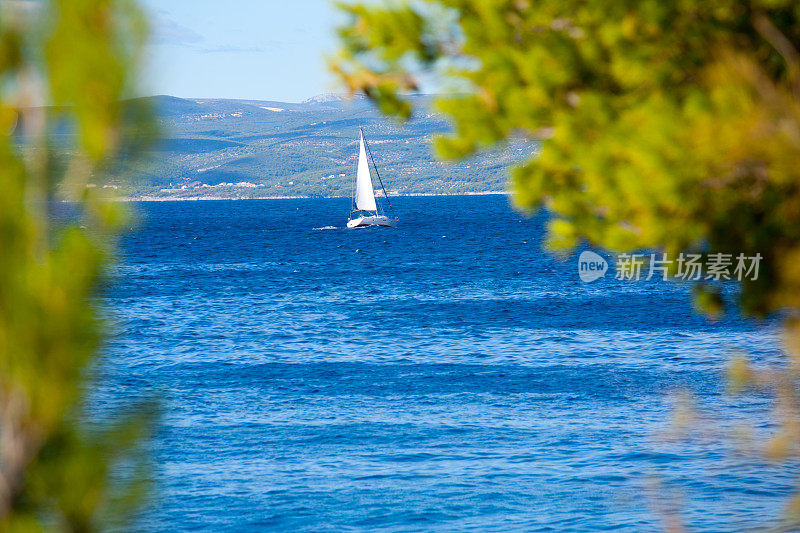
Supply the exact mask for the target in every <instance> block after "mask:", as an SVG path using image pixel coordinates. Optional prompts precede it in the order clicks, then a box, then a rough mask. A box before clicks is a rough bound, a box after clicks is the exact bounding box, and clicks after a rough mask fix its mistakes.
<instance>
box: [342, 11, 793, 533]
mask: <svg viewBox="0 0 800 533" xmlns="http://www.w3.org/2000/svg"><path fill="white" fill-rule="evenodd" d="M340 8H341V9H342V10H343V11H344V12H345V13H347V14H348V15H349V22H348V23H347V24H346V25H344V26H342V27H341V28H340V31H339V34H340V41H341V45H342V46H341V50H340V52H339V55H338V56H337V57H336V58H335V59H334V63H333V69H334V71H335V72H336V73H338V75H339V77H340V78H341V79H342V80H343V81H344V83H345V84H347V86H348V87H349V88H350V90H351V91H354V92H355V91H362V92H364V93H365V94H367V95H368V96H370V97H371V98H373V99H375V100H376V102H377V104H378V106H379V107H380V108H381V109H383V110H384V111H386V112H390V113H393V114H395V115H398V116H400V117H401V118H406V117H407V116H408V113H409V111H410V108H409V107H408V106H407V105H405V103H404V97H403V94H404V93H407V92H408V91H413V90H414V89H415V88H416V87H417V86H418V85H419V84H420V83H419V80H421V79H424V80H434V81H435V83H436V84H437V85H438V86H439V87H440V88H442V93H441V94H440V96H439V97H438V99H437V100H438V102H437V105H438V108H439V109H440V110H441V111H443V112H444V113H445V114H446V115H448V116H449V118H450V119H451V121H452V123H453V125H454V132H453V133H452V134H450V135H443V136H440V137H439V138H438V139H436V140H435V146H436V149H437V150H438V153H439V155H440V156H442V157H444V158H459V157H463V156H465V155H467V154H471V153H473V152H475V151H476V150H481V149H483V148H485V147H488V146H492V145H495V144H497V143H499V142H500V141H503V140H504V139H507V138H510V137H513V136H518V135H520V136H523V137H528V138H533V139H538V140H541V151H540V154H537V155H536V156H534V157H532V158H530V159H529V160H527V161H525V162H524V163H522V164H520V165H518V166H517V167H516V168H515V169H514V171H513V181H514V193H515V198H516V202H517V204H518V205H519V206H520V207H521V208H523V209H528V210H536V209H540V208H545V209H547V210H548V211H549V212H550V213H551V214H552V217H551V221H550V225H549V242H550V245H551V246H552V247H553V248H554V249H555V250H561V251H568V250H571V249H573V248H574V247H575V246H577V245H578V244H579V243H580V242H582V241H583V242H588V243H591V244H593V245H596V246H601V247H604V248H606V249H609V250H616V251H625V250H635V249H653V248H655V249H662V250H664V251H665V252H667V253H668V255H669V257H673V258H674V257H677V256H678V254H679V253H680V252H685V253H711V252H721V253H730V254H739V253H743V254H745V255H746V256H754V255H755V254H757V253H759V254H761V256H762V257H763V261H762V269H761V271H760V275H759V277H758V279H757V280H748V281H745V282H743V283H742V284H741V291H740V292H739V293H738V300H737V301H735V302H732V305H734V306H737V307H738V309H739V310H741V311H742V312H743V313H744V314H749V315H752V316H757V317H762V316H765V315H767V314H770V313H777V314H778V315H779V317H780V318H781V319H782V320H783V325H784V333H785V353H786V354H787V355H788V357H787V358H786V360H785V364H783V365H779V366H778V367H777V368H767V369H764V368H758V367H756V366H754V365H752V364H751V363H749V362H748V361H747V359H746V358H744V357H741V356H739V357H736V358H735V359H734V361H733V362H732V364H731V365H730V368H729V383H730V386H731V392H735V393H747V392H756V393H758V394H763V393H764V392H767V393H769V394H770V395H771V396H772V397H773V398H774V399H775V406H774V411H773V412H771V413H766V416H767V417H768V418H769V419H770V421H771V422H772V423H773V424H774V428H775V430H774V431H773V432H772V435H770V436H769V437H768V438H766V439H762V440H763V443H762V445H761V446H760V449H759V450H758V451H759V453H760V454H761V455H762V456H766V457H768V458H771V459H778V460H783V459H787V458H793V459H797V458H800V388H799V387H798V384H799V383H800V318H799V317H800V51H799V50H798V49H800V3H798V2H797V1H796V0H749V1H745V2H742V1H738V0H709V1H698V0H679V1H674V2H668V1H663V0H637V1H630V0H602V1H600V0H586V1H583V0H582V1H577V0H411V1H405V2H404V1H395V2H377V3H376V2H364V3H356V4H341V5H340ZM673 266H674V265H673ZM696 288H697V298H696V303H697V305H698V307H700V308H701V309H703V310H704V311H705V312H707V313H710V314H712V315H713V314H718V313H720V312H722V311H723V310H724V309H723V303H722V299H721V297H720V293H721V289H722V287H720V286H719V285H713V284H706V283H705V282H700V283H698V285H697V287H696ZM754 425H755V426H761V427H763V420H759V421H758V422H757V423H756V424H754ZM785 523H786V524H791V525H790V526H788V527H790V528H796V527H797V524H800V493H798V495H796V496H795V498H794V499H793V501H792V502H791V504H790V507H789V514H788V515H787V517H786V522H785ZM792 530H794V529H792Z"/></svg>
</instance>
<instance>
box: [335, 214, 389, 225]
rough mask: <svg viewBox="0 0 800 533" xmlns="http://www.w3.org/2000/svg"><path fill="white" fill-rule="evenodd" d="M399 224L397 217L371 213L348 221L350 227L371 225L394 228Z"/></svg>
mask: <svg viewBox="0 0 800 533" xmlns="http://www.w3.org/2000/svg"><path fill="white" fill-rule="evenodd" d="M396 225H397V220H396V219H391V218H389V217H387V216H383V215H371V216H366V217H359V218H354V219H352V220H348V221H347V227H348V228H366V227H369V226H383V227H387V228H392V227H394V226H396Z"/></svg>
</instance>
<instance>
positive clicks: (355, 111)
mask: <svg viewBox="0 0 800 533" xmlns="http://www.w3.org/2000/svg"><path fill="white" fill-rule="evenodd" d="M152 103H153V105H154V107H155V109H156V110H157V112H158V116H159V121H160V124H161V128H162V135H163V139H162V140H161V141H160V142H159V144H158V145H157V146H156V147H155V149H154V150H153V151H152V154H151V157H149V158H147V161H146V162H141V163H139V164H138V165H137V166H136V167H135V168H130V167H129V168H125V169H124V171H122V172H120V173H119V174H118V175H117V176H115V178H114V179H113V180H112V181H111V182H110V183H107V184H97V185H98V186H106V187H113V188H116V189H117V190H118V192H119V193H121V194H123V195H125V196H130V197H132V198H142V197H156V198H173V197H174V198H194V197H209V198H258V197H267V196H347V195H350V194H351V188H352V180H353V175H354V172H355V167H356V161H357V139H358V128H359V127H362V128H363V129H364V133H365V135H366V137H367V139H368V142H369V144H370V148H371V150H372V154H373V156H374V158H375V162H376V163H377V165H378V168H379V170H380V172H381V177H382V178H383V179H384V183H385V184H386V187H387V189H388V190H389V193H390V194H401V195H402V194H420V193H428V194H447V193H464V192H483V191H498V190H503V189H505V188H506V181H507V179H508V177H507V173H506V170H505V169H506V168H507V166H508V165H509V163H511V162H513V161H516V160H519V159H521V158H524V157H528V156H530V155H531V154H532V153H533V152H534V150H535V148H536V146H535V145H534V144H533V143H531V142H526V141H522V140H520V141H516V142H513V143H511V144H510V145H508V146H506V147H505V148H504V149H503V150H502V151H495V152H492V153H489V154H483V155H481V156H479V157H476V158H473V159H470V160H467V161H461V162H458V163H454V164H453V163H442V162H438V161H436V160H435V158H434V157H433V156H432V154H431V151H430V145H429V141H430V138H431V135H433V134H436V133H440V132H445V131H447V128H448V125H447V123H446V122H445V121H444V120H443V119H442V118H441V116H439V115H437V114H435V113H433V112H431V111H430V110H429V108H428V99H427V98H426V97H418V98H416V99H415V110H416V112H415V113H414V117H413V118H412V120H411V121H409V122H408V123H406V124H404V125H402V126H400V125H397V124H395V123H393V122H391V121H389V120H387V119H386V118H384V117H381V116H380V115H379V114H378V112H377V111H375V110H374V109H373V108H372V106H371V105H370V104H369V103H368V102H367V101H366V100H364V99H354V100H348V99H344V98H342V97H340V96H336V95H332V96H320V97H315V98H313V99H310V100H307V101H305V102H302V103H299V104H293V103H283V102H269V101H251V100H207V99H181V98H174V97H171V96H156V97H152Z"/></svg>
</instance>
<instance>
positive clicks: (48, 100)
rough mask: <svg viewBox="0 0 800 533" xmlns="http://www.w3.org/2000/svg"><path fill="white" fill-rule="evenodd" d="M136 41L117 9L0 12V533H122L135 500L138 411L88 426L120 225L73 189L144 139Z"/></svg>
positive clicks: (147, 410) (0, 8) (127, 5)
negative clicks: (102, 291)
mask: <svg viewBox="0 0 800 533" xmlns="http://www.w3.org/2000/svg"><path fill="white" fill-rule="evenodd" d="M145 32H146V25H145V21H144V19H143V17H142V15H141V14H140V12H139V10H138V8H137V6H136V5H135V3H133V2H131V1H127V0H51V1H36V2H34V1H25V2H22V1H8V2H0V132H1V133H2V140H0V530H3V531H28V530H41V529H63V530H74V531H90V530H97V529H101V528H105V527H112V526H116V527H119V526H123V525H124V524H125V521H126V520H127V519H129V518H130V517H131V516H132V513H134V512H135V510H136V508H137V505H138V503H139V502H140V501H141V497H142V496H143V495H144V494H145V492H146V490H147V486H148V480H149V474H148V469H147V464H148V462H147V445H146V442H145V441H144V440H143V437H145V436H146V435H147V434H148V433H149V431H150V430H151V428H152V423H151V420H152V418H153V415H154V405H153V404H152V402H143V403H142V404H141V405H137V406H132V407H131V408H129V409H128V410H126V412H125V413H117V414H116V415H115V416H114V417H113V421H111V422H107V423H99V422H98V421H96V420H92V418H91V417H90V416H89V414H88V411H89V410H88V406H87V402H88V401H91V400H92V398H91V397H90V393H91V391H92V379H91V376H92V374H93V373H96V370H97V362H98V358H99V355H98V353H99V352H98V350H99V348H100V345H101V342H102V340H103V331H104V326H103V321H102V319H101V316H100V314H99V312H98V310H97V305H96V300H97V297H98V296H99V294H98V291H99V288H100V286H101V283H102V282H103V280H104V279H105V275H106V267H107V265H108V263H109V260H110V259H111V257H112V254H113V246H114V234H115V232H116V231H117V229H118V228H119V227H120V224H121V223H122V221H123V220H124V219H125V215H124V213H123V212H122V211H121V210H120V208H119V207H118V206H116V205H114V204H113V203H111V202H108V201H103V200H102V199H100V198H98V197H96V194H95V193H93V191H92V190H91V189H87V188H86V186H85V184H86V182H87V180H88V179H89V178H90V176H92V175H93V174H101V173H103V172H106V171H109V170H110V169H112V168H113V167H114V166H115V165H116V164H117V163H118V161H119V158H120V157H121V156H123V155H124V156H125V157H130V156H131V155H133V154H136V153H138V150H139V149H138V148H137V146H139V145H141V144H142V143H143V141H145V140H146V139H147V138H150V136H151V135H152V129H150V128H149V126H148V124H150V121H149V116H148V113H147V111H146V110H144V109H132V108H130V104H124V103H122V100H123V98H124V97H126V96H129V91H130V90H131V88H132V86H133V82H134V80H135V74H136V70H137V65H138V63H139V60H140V57H139V56H140V53H141V48H142V44H143V39H144V36H145ZM128 119H133V120H128ZM64 123H69V124H70V125H71V127H73V128H74V129H75V131H78V132H79V136H78V139H79V140H78V142H76V143H75V144H74V145H71V146H66V147H62V148H60V150H61V151H62V152H61V153H60V154H57V153H56V151H55V150H54V149H53V148H52V146H51V145H50V142H49V141H48V138H49V136H48V133H49V132H50V131H51V130H52V129H53V128H55V127H56V125H57V124H64ZM56 160H60V161H62V163H61V164H55V161H56ZM64 183H65V184H67V185H68V186H67V187H65V188H63V187H57V185H59V184H64ZM57 188H58V189H59V190H64V191H67V194H68V195H69V196H68V197H67V198H57V197H56V196H55V191H56V190H57ZM65 199H67V200H71V201H72V203H71V204H69V209H66V208H65V207H64V205H65V204H59V203H57V202H58V201H59V200H65ZM59 205H60V206H61V207H60V208H59V209H58V210H59V211H62V212H63V211H65V210H68V211H71V213H72V214H71V215H69V216H64V215H63V214H62V215H59V216H56V215H55V214H54V212H53V211H54V207H55V206H59Z"/></svg>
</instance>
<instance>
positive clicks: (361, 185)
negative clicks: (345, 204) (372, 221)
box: [356, 135, 378, 211]
mask: <svg viewBox="0 0 800 533" xmlns="http://www.w3.org/2000/svg"><path fill="white" fill-rule="evenodd" d="M360 141H361V149H360V150H359V152H358V173H357V174H356V209H360V210H362V211H377V210H378V207H377V206H376V205H375V191H374V190H373V189H372V176H370V174H369V164H368V163H367V153H366V151H365V150H364V135H361V139H360Z"/></svg>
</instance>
